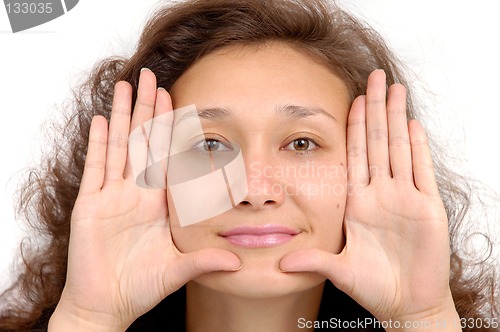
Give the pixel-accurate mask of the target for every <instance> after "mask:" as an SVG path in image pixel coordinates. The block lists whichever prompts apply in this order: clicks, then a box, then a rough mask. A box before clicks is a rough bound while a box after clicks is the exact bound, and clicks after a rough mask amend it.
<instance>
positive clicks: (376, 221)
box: [280, 70, 460, 331]
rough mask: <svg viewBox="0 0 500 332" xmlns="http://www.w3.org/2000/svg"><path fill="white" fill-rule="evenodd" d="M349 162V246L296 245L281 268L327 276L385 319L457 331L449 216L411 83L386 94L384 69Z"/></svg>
mask: <svg viewBox="0 0 500 332" xmlns="http://www.w3.org/2000/svg"><path fill="white" fill-rule="evenodd" d="M386 98H387V99H386ZM347 161H348V187H349V193H348V198H347V203H346V210H345V217H344V228H345V237H346V244H345V247H344V249H343V250H342V252H341V253H340V254H333V253H330V252H326V251H323V250H320V249H303V250H299V251H295V252H292V253H289V254H287V255H286V256H284V257H283V258H282V260H281V262H280V269H281V270H283V271H286V272H305V271H308V272H316V273H319V274H321V275H324V276H325V277H327V278H328V279H330V280H331V281H332V282H333V284H334V285H335V286H336V287H337V288H339V289H340V290H342V291H343V292H345V293H346V294H347V295H349V296H350V297H352V298H353V299H354V300H355V301H357V302H358V303H359V304H360V305H361V306H363V307H364V308H365V309H367V310H368V311H370V312H371V313H372V314H373V315H374V316H375V317H376V318H377V319H378V320H379V321H386V322H387V321H389V320H392V321H393V322H394V321H398V322H400V323H404V322H417V321H426V322H429V323H435V321H440V322H442V321H443V320H445V319H446V320H448V321H447V326H448V329H445V330H446V331H452V330H453V323H456V320H457V319H458V315H457V313H456V310H455V306H454V303H453V299H452V295H451V291H450V287H449V276H450V247H449V235H448V220H447V215H446V211H445V209H444V206H443V202H442V200H441V197H440V195H439V191H438V187H437V184H436V179H435V176H434V167H433V163H432V159H431V154H430V151H429V146H428V143H427V137H426V134H425V132H424V129H423V127H422V126H421V125H420V123H419V122H417V121H416V120H411V121H409V122H408V120H407V117H406V90H405V88H404V87H403V86H402V85H400V84H395V85H393V86H391V87H390V88H389V91H388V92H387V93H386V77H385V73H384V72H383V71H382V70H376V71H374V72H373V73H372V74H371V75H370V76H369V78H368V88H367V93H366V96H360V97H358V98H357V99H356V100H355V101H354V102H353V105H352V108H351V111H350V114H349V120H348V128H347ZM452 320H454V321H453V322H452ZM390 330H391V329H387V331H390ZM404 330H405V331H411V330H412V329H404ZM423 330H425V329H419V331H423ZM430 330H433V331H434V330H436V326H435V325H434V326H432V327H430ZM456 330H460V329H459V328H458V327H457V329H456ZM400 331H401V330H400Z"/></svg>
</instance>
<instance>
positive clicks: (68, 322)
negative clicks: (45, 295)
mask: <svg viewBox="0 0 500 332" xmlns="http://www.w3.org/2000/svg"><path fill="white" fill-rule="evenodd" d="M125 330H126V327H125V326H122V325H121V324H120V322H119V320H117V319H114V318H113V317H110V316H108V315H106V314H101V313H96V312H89V311H85V310H81V309H76V308H68V307H67V306H63V305H61V303H59V304H58V305H57V307H56V309H55V311H54V313H53V314H52V316H51V317H50V320H49V325H48V332H59V331H63V332H67V331H74V332H79V331H92V332H94V331H95V332H122V331H125Z"/></svg>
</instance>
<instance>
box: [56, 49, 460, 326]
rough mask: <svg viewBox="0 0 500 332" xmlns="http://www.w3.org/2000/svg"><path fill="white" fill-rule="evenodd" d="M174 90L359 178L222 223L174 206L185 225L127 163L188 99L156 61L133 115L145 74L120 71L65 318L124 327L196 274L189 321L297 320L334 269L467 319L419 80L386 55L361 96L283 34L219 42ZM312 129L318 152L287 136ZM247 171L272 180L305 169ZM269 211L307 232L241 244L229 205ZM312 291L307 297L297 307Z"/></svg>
mask: <svg viewBox="0 0 500 332" xmlns="http://www.w3.org/2000/svg"><path fill="white" fill-rule="evenodd" d="M220 68H224V70H220ZM215 69H217V70H215ZM311 77H314V78H315V79H314V80H311ZM171 92H172V97H173V100H174V105H175V106H176V107H177V106H182V105H184V104H191V103H193V102H195V103H196V104H197V106H198V107H199V108H200V107H214V106H217V107H224V108H227V109H230V110H231V112H232V118H231V120H224V121H229V122H225V123H224V122H220V121H219V122H217V123H209V122H210V121H208V122H207V121H205V122H204V127H205V130H206V131H209V132H212V133H219V134H221V135H223V136H224V137H226V136H227V137H226V138H230V139H229V140H230V141H234V142H236V143H237V144H239V145H240V146H241V148H242V151H243V153H244V156H245V163H247V164H248V163H252V162H256V161H261V163H260V164H259V165H261V166H262V165H264V163H263V160H264V157H265V158H266V159H265V160H266V163H272V164H273V165H280V164H282V163H285V162H286V163H288V164H292V165H300V164H301V163H303V162H304V160H307V159H308V158H309V160H312V159H314V160H315V161H317V162H318V163H323V164H324V165H338V166H339V167H341V166H342V165H346V166H345V168H346V169H347V178H346V177H345V176H344V177H342V176H337V177H331V178H328V179H327V180H328V181H330V182H329V183H330V184H339V185H344V188H346V190H345V191H344V192H343V193H339V194H336V195H326V194H323V195H318V196H316V197H315V199H314V200H307V199H304V197H303V196H302V197H301V196H300V195H274V194H273V193H272V192H270V191H266V190H261V191H256V192H254V193H253V194H251V195H249V196H248V197H247V198H246V199H245V201H243V202H242V203H240V204H239V205H238V206H237V207H236V208H235V209H233V210H231V211H228V212H227V213H225V214H222V215H220V216H217V217H215V218H213V219H212V220H208V221H207V222H206V223H205V224H204V225H205V226H209V227H200V225H202V224H199V225H198V227H196V226H197V225H194V226H193V227H185V228H180V227H177V225H176V224H175V220H174V219H175V218H172V231H171V228H170V225H169V224H168V221H167V214H168V206H167V194H166V192H165V191H164V190H148V189H142V188H139V187H138V186H136V185H135V181H134V177H133V175H132V172H131V170H130V167H129V165H128V163H127V144H126V142H127V137H128V134H129V132H130V131H131V130H133V129H134V128H136V127H137V126H138V125H140V124H141V123H143V122H145V121H147V120H149V119H151V118H152V117H153V116H157V115H160V114H163V113H165V112H169V111H171V110H172V105H171V104H172V102H171V99H170V96H169V94H168V93H167V92H166V91H165V90H162V89H159V90H157V89H156V81H155V76H154V74H153V73H152V72H151V71H148V70H144V71H142V73H141V77H140V83H139V89H138V98H137V103H136V105H135V108H134V114H133V116H132V119H131V115H130V114H131V108H132V107H131V102H130V101H131V95H132V90H131V87H130V85H129V84H128V83H126V82H119V83H118V84H117V85H116V88H115V98H114V102H113V111H112V118H111V121H110V124H109V128H108V125H107V123H106V121H105V119H104V118H102V117H96V118H95V119H94V120H93V123H92V127H91V131H90V140H89V151H88V155H87V160H86V165H85V170H84V175H83V179H82V185H81V188H80V193H79V196H78V199H77V202H76V204H75V209H74V211H73V216H72V229H71V236H70V250H69V261H68V275H67V280H66V285H65V288H64V290H63V294H62V296H61V300H60V302H59V304H58V306H57V308H56V311H55V313H54V315H53V316H52V318H51V320H50V324H49V330H51V331H58V330H63V329H66V330H68V329H70V330H74V331H77V330H88V329H92V330H94V331H99V330H103V331H123V330H125V329H126V327H127V326H129V325H130V324H131V323H132V322H133V321H134V320H135V319H136V318H137V317H139V316H140V315H141V314H143V313H145V312H147V311H148V310H150V309H151V308H152V307H154V306H155V305H156V304H157V303H158V302H159V301H161V299H163V298H164V297H165V296H168V295H169V294H170V293H172V292H173V291H175V290H176V289H178V288H179V287H181V286H182V285H183V284H185V283H188V282H189V284H188V303H189V306H188V313H187V314H188V329H189V331H198V330H200V329H201V328H202V327H199V326H198V325H197V324H201V323H206V325H205V327H207V328H208V329H205V330H204V331H210V330H217V329H218V330H237V331H246V329H249V328H250V330H255V327H256V326H255V319H254V318H253V319H252V317H255V315H256V314H259V317H262V323H265V324H264V325H265V326H267V329H270V330H272V331H280V330H287V331H289V330H293V329H297V325H296V322H297V321H296V320H295V319H294V320H293V322H292V323H293V324H294V325H295V326H293V325H290V324H291V323H290V317H295V316H296V315H297V314H302V316H305V317H311V319H314V318H315V314H317V307H318V304H319V300H320V296H321V286H322V282H323V280H324V279H325V278H328V279H329V280H331V281H332V282H333V283H334V284H335V285H336V286H337V287H338V288H339V289H341V290H343V291H344V292H345V293H347V294H348V295H349V296H351V297H352V298H353V299H354V300H356V301H357V302H358V303H359V304H360V305H362V306H363V307H364V308H366V309H367V310H369V311H370V312H371V313H373V314H374V315H375V316H376V317H377V318H378V319H379V320H382V321H388V320H392V321H395V320H398V321H401V322H403V321H417V320H425V321H429V322H435V321H436V320H440V321H443V320H447V322H448V325H447V327H446V328H445V329H440V330H443V331H459V330H460V329H458V328H455V327H454V326H453V324H452V321H453V320H456V319H458V315H457V313H456V310H455V308H454V304H453V300H452V297H451V292H450V289H449V284H448V280H449V243H448V229H447V219H446V213H445V210H444V207H443V204H442V202H441V199H440V197H439V193H438V189H437V185H436V181H435V179H434V171H433V166H432V160H431V157H430V153H429V148H428V145H427V139H426V136H425V132H424V130H423V128H422V126H421V125H420V124H419V123H418V122H417V121H414V120H412V121H410V122H408V121H407V119H406V112H405V89H404V87H403V86H401V85H393V86H391V87H390V88H389V89H388V91H386V82H385V74H384V72H383V71H381V70H377V71H374V72H373V73H372V74H371V75H370V77H369V78H368V89H367V93H366V96H359V97H358V98H356V100H355V101H354V102H353V103H352V105H349V102H348V100H347V91H346V89H345V86H344V85H343V83H342V82H341V81H340V80H339V79H338V77H337V76H335V75H334V74H333V73H332V72H331V71H329V70H328V69H327V68H326V67H323V66H321V65H320V64H318V63H317V62H315V61H313V60H312V59H310V58H308V57H306V56H304V55H303V54H302V53H300V52H297V51H296V50H294V49H292V48H291V47H288V46H286V45H283V44H269V45H266V46H265V47H262V48H259V49H252V48H240V49H238V48H233V49H225V50H222V51H221V52H216V53H213V54H210V55H208V56H207V57H205V58H203V59H202V60H200V61H199V62H198V63H197V64H195V65H194V66H193V67H191V68H190V70H188V71H187V72H186V73H185V74H184V75H183V76H182V77H181V78H180V79H179V80H178V81H177V82H176V84H175V85H174V87H173V89H172V91H171ZM282 104H299V105H301V106H312V107H321V108H322V109H324V110H325V111H326V112H328V113H329V114H330V115H332V116H333V117H335V118H336V120H335V121H333V120H332V121H327V120H324V119H321V120H320V121H317V120H318V119H319V116H313V117H312V118H313V119H300V120H293V121H292V120H290V119H287V118H286V117H284V118H283V116H278V115H276V114H275V112H274V110H275V108H276V106H277V105H282ZM249 110H251V111H249ZM255 114H258V116H254V115H255ZM316 117H317V118H316ZM319 122H321V123H319ZM324 127H328V129H327V130H326V129H325V128H324ZM346 128H347V130H346ZM304 131H305V132H308V133H312V134H314V135H316V136H317V137H318V138H322V139H323V144H322V145H323V146H324V148H323V146H322V149H318V150H315V151H313V152H311V153H310V154H308V155H297V154H295V151H292V150H287V149H283V147H287V146H289V145H287V144H288V143H290V141H293V140H294V139H297V138H300V137H302V136H303V135H302V134H303V133H304ZM297 133H300V134H298V135H296V136H295V134H297ZM290 135H292V136H290ZM316 136H315V137H316ZM318 143H319V142H318ZM144 153H145V154H146V153H147V151H144ZM248 169H250V170H251V171H248ZM257 170H258V169H257ZM247 171H248V172H249V173H247V176H248V178H249V180H252V179H253V180H255V183H256V186H257V187H258V188H264V189H265V188H269V186H270V185H271V184H273V183H278V184H281V185H284V184H287V183H290V181H291V178H288V177H279V176H258V174H259V172H257V171H256V169H255V168H247ZM252 172H253V173H252ZM260 175H262V174H260ZM300 181H304V182H306V183H312V184H317V182H314V181H318V179H317V178H315V177H314V176H309V177H305V178H304V179H300ZM295 184H296V183H295ZM347 188H348V189H349V191H347ZM332 202H333V204H332ZM336 204H339V208H337V209H336V208H335V207H336ZM332 206H333V208H331V207H332ZM327 207H330V208H327ZM284 216H291V217H289V218H284ZM254 217H261V218H254ZM267 217H268V218H271V219H273V223H275V222H274V220H279V222H280V223H287V224H288V225H291V226H293V227H297V228H299V229H300V230H301V233H300V234H299V235H298V236H296V237H295V238H294V239H293V240H292V241H290V242H287V243H286V244H284V245H281V246H278V247H273V248H259V249H242V248H236V247H234V246H232V245H230V244H228V243H227V242H225V240H223V239H220V238H219V237H218V236H217V235H216V234H217V232H218V231H219V230H223V229H225V227H227V226H226V224H227V223H228V222H229V220H231V221H232V222H234V223H236V222H238V223H240V222H242V223H244V224H248V223H254V225H256V224H260V222H261V221H262V220H263V219H264V220H267V219H266V218H267ZM265 223H267V222H263V224H265ZM342 229H344V232H342ZM188 234H192V236H193V238H192V239H189V236H188ZM344 236H345V238H344ZM367 253H369V254H367ZM257 257H259V259H257ZM259 269H261V270H262V271H264V272H263V273H259ZM215 271H224V272H215ZM214 272H215V273H214ZM190 281H191V282H190ZM252 281H258V282H253V283H252ZM253 285H255V286H253ZM300 299H302V300H303V302H304V304H305V305H304V307H297V305H298V304H299V303H301V302H300V301H299V300H300ZM209 301H210V302H209ZM204 303H210V304H211V305H204ZM263 303H266V304H267V306H263ZM212 304H213V305H212ZM228 308H229V309H231V310H226V309H228ZM269 308H276V310H273V311H271V312H270V313H269V311H270V310H268V309H269ZM294 310H295V311H294ZM266 312H267V314H266ZM294 315H295V316H294ZM210 317H212V318H210ZM219 317H224V319H222V318H219ZM287 319H288V321H287ZM259 320H260V318H259ZM249 322H252V324H254V325H249V324H250V323H249ZM221 324H222V325H221ZM287 324H288V325H287ZM265 326H261V327H260V328H259V329H258V330H261V331H265V329H264V328H265ZM387 330H388V331H391V330H392V329H387ZM417 330H418V331H426V329H417ZM435 330H436V327H435V326H432V327H431V328H430V329H428V331H435ZM398 331H413V330H412V329H401V330H398Z"/></svg>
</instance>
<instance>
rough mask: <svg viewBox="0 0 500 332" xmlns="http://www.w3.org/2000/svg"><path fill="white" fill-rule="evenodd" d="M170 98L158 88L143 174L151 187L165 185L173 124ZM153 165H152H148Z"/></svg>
mask: <svg viewBox="0 0 500 332" xmlns="http://www.w3.org/2000/svg"><path fill="white" fill-rule="evenodd" d="M173 120H174V116H173V112H172V100H171V99H170V95H169V94H168V92H167V91H166V90H165V89H163V88H158V91H157V94H156V104H155V110H154V117H153V120H152V126H151V134H150V138H149V150H150V153H149V158H148V161H149V164H148V165H147V171H146V174H145V180H146V182H147V184H148V185H149V186H151V187H153V188H158V189H165V188H166V187H167V184H166V180H167V163H168V157H169V152H170V141H171V138H172V126H173ZM151 165H154V167H149V166H151Z"/></svg>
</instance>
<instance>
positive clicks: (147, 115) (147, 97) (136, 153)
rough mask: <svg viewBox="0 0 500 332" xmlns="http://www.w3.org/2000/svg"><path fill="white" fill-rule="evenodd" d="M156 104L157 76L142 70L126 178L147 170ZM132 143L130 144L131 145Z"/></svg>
mask: <svg viewBox="0 0 500 332" xmlns="http://www.w3.org/2000/svg"><path fill="white" fill-rule="evenodd" d="M155 103H156V76H155V74H154V73H153V72H152V71H151V70H149V69H147V68H143V69H141V74H140V76H139V86H138V87H137V100H136V102H135V107H134V112H133V115H132V122H131V124H130V140H131V141H133V146H132V147H131V148H132V149H131V151H129V153H131V154H130V155H129V163H128V164H127V167H126V170H125V177H129V176H130V175H131V174H134V175H136V176H137V175H138V173H140V172H142V171H144V170H145V169H146V164H147V160H148V149H149V136H150V133H151V124H152V122H151V121H150V120H151V119H152V118H153V114H154V110H155ZM130 143H132V142H129V145H130Z"/></svg>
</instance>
